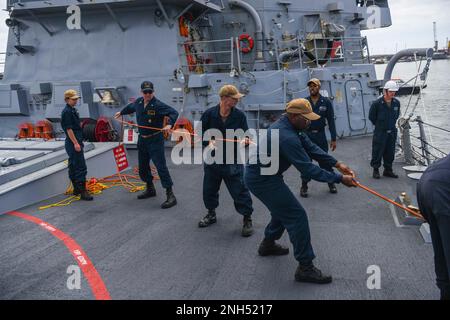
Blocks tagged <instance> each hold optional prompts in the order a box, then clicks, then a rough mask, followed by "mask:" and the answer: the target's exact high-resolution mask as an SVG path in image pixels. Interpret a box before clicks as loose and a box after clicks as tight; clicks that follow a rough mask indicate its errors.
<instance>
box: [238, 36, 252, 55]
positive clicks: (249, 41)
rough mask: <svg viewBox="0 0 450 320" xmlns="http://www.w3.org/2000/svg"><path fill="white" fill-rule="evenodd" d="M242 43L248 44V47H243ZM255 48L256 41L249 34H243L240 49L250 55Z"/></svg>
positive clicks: (240, 39) (240, 37) (240, 38)
mask: <svg viewBox="0 0 450 320" xmlns="http://www.w3.org/2000/svg"><path fill="white" fill-rule="evenodd" d="M241 42H246V43H247V46H245V47H243V46H241ZM254 46H255V40H253V38H252V37H251V36H250V35H248V34H247V33H244V34H241V35H240V36H239V48H240V49H241V52H242V53H245V54H246V53H250V52H251V51H252V50H253V47H254Z"/></svg>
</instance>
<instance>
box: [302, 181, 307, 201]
mask: <svg viewBox="0 0 450 320" xmlns="http://www.w3.org/2000/svg"><path fill="white" fill-rule="evenodd" d="M300 196H301V197H302V198H308V184H307V183H304V182H303V183H302V186H301V187H300Z"/></svg>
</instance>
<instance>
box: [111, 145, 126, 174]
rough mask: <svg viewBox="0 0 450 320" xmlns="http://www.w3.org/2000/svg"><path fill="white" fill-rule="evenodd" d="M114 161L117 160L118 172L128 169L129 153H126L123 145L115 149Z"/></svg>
mask: <svg viewBox="0 0 450 320" xmlns="http://www.w3.org/2000/svg"><path fill="white" fill-rule="evenodd" d="M113 152H114V159H115V160H116V165H117V170H119V172H121V171H123V170H125V169H127V168H128V159H127V153H126V152H125V147H124V146H123V145H121V146H118V147H116V148H114V149H113Z"/></svg>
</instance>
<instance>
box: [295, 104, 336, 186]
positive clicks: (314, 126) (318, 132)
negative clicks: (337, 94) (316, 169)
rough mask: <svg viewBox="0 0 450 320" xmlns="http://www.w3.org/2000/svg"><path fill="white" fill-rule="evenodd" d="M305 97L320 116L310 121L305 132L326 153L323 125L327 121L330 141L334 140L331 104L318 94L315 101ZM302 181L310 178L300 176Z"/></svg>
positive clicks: (334, 128) (328, 167) (331, 169)
mask: <svg viewBox="0 0 450 320" xmlns="http://www.w3.org/2000/svg"><path fill="white" fill-rule="evenodd" d="M306 99H308V101H309V102H310V103H311V106H312V108H313V112H314V113H316V114H318V115H319V116H320V119H319V120H315V121H311V125H310V127H309V128H308V130H307V131H306V134H307V135H308V137H309V138H310V139H311V141H312V142H314V143H315V144H317V145H318V146H319V147H320V148H321V149H322V150H323V151H325V152H327V153H328V141H327V136H326V134H325V127H326V126H327V123H328V128H329V130H330V136H331V141H336V124H335V121H334V109H333V104H332V102H331V100H330V99H328V98H326V97H322V96H320V98H319V100H318V101H317V103H314V102H313V100H312V98H311V96H309V97H308V98H306ZM319 166H320V167H321V168H322V169H325V170H327V171H331V172H332V171H333V168H332V167H330V166H327V165H325V166H324V165H323V164H319ZM302 181H303V182H304V183H308V182H309V181H310V179H307V178H305V177H302Z"/></svg>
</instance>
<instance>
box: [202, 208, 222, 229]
mask: <svg viewBox="0 0 450 320" xmlns="http://www.w3.org/2000/svg"><path fill="white" fill-rule="evenodd" d="M216 222H217V218H216V211H215V210H208V214H207V215H206V216H205V217H204V218H203V219H202V220H200V221H199V223H198V227H199V228H205V227H207V226H210V225H212V224H213V223H216Z"/></svg>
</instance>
